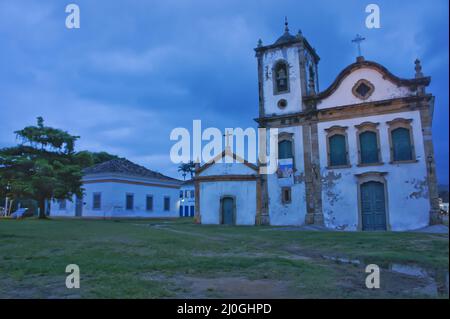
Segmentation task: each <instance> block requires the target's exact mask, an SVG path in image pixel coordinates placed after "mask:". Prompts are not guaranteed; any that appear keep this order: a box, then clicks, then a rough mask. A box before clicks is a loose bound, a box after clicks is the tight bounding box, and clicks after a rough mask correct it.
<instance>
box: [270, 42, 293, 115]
mask: <svg viewBox="0 0 450 319" xmlns="http://www.w3.org/2000/svg"><path fill="white" fill-rule="evenodd" d="M298 50H299V49H298V47H297V46H294V47H289V48H287V47H283V48H277V49H272V50H268V51H267V52H265V53H264V55H263V58H262V59H263V79H262V81H263V90H264V108H265V114H266V115H272V114H277V115H280V114H289V113H295V112H300V111H301V109H302V103H301V101H302V95H301V93H302V92H301V84H300V69H299V53H298ZM278 60H285V61H287V62H288V64H289V66H290V68H289V83H290V84H289V87H290V91H289V92H288V93H283V94H277V95H274V94H273V93H274V91H273V77H272V68H273V66H274V65H275V63H276V62H278ZM266 70H267V72H268V75H269V76H268V78H266ZM280 99H285V100H286V101H287V102H288V104H287V107H286V108H285V109H280V108H279V107H278V106H277V103H278V101H279V100H280Z"/></svg>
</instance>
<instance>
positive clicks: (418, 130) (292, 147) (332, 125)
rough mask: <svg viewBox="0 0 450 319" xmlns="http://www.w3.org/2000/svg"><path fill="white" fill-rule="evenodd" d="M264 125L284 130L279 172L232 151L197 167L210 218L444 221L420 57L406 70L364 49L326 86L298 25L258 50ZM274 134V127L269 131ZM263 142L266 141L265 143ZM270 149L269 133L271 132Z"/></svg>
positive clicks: (241, 221) (351, 225) (334, 224)
mask: <svg viewBox="0 0 450 319" xmlns="http://www.w3.org/2000/svg"><path fill="white" fill-rule="evenodd" d="M255 51H256V59H257V65H258V81H259V83H258V84H259V117H258V118H257V119H256V122H257V123H258V125H259V127H260V128H265V129H270V128H278V130H279V134H278V170H277V172H276V173H275V174H271V175H264V174H260V173H259V172H260V170H259V168H261V164H260V165H253V164H250V163H247V162H246V161H245V160H244V159H242V158H237V156H236V155H235V154H234V153H233V152H232V151H231V150H230V149H227V150H225V151H224V152H223V153H222V154H220V156H219V157H220V158H221V159H223V158H227V157H228V158H230V159H234V160H235V161H234V163H227V162H230V161H225V163H223V162H222V163H217V161H215V160H217V159H218V158H216V159H215V160H213V161H211V162H209V163H206V164H204V165H203V166H201V167H198V169H197V174H196V179H195V191H196V219H197V222H199V223H203V224H237V225H255V224H256V225H260V224H263V225H296V226H299V225H305V224H314V225H322V226H325V227H327V228H330V229H336V230H364V231H365V230H367V231H369V230H398V231H401V230H411V229H418V228H421V227H424V226H427V225H430V224H435V223H439V222H440V215H439V201H438V195H437V185H436V171H435V161H434V151H433V142H432V134H431V127H432V118H433V109H434V96H433V95H432V94H430V93H427V92H426V87H427V86H428V85H429V84H430V77H427V76H424V75H423V73H422V67H421V64H420V61H419V60H416V61H415V75H414V77H413V78H411V79H405V78H399V77H397V76H396V75H394V74H392V73H391V72H390V71H389V70H388V69H387V68H386V67H384V66H382V65H380V64H378V63H376V62H372V61H367V60H365V59H364V57H363V56H359V57H357V59H356V61H355V62H354V63H353V64H350V65H349V66H347V67H346V68H345V69H343V70H342V71H341V72H340V73H339V74H338V75H337V77H336V79H335V81H334V82H333V83H331V85H330V86H329V87H328V88H327V89H325V90H323V91H320V90H319V80H318V79H319V68H318V65H319V60H320V58H319V56H318V54H317V52H316V51H315V49H313V48H312V46H311V45H310V44H309V42H308V41H307V39H306V38H305V37H304V36H303V35H302V34H301V33H300V32H299V33H298V34H296V35H292V34H291V33H290V32H289V29H288V25H287V23H286V26H285V32H284V34H283V35H282V36H281V37H280V38H279V39H278V40H276V41H275V43H273V44H270V45H263V44H262V42H261V40H260V41H259V42H258V46H257V48H256V49H255ZM267 135H268V134H267ZM263 144H264V143H263ZM265 144H266V145H263V148H266V151H267V153H269V150H268V147H269V140H268V139H267V140H266V143H265Z"/></svg>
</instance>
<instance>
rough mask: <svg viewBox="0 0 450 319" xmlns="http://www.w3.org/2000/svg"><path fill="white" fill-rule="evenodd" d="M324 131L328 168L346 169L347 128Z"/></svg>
mask: <svg viewBox="0 0 450 319" xmlns="http://www.w3.org/2000/svg"><path fill="white" fill-rule="evenodd" d="M326 131H327V150H328V166H329V167H330V168H343V167H348V166H349V160H348V144H347V127H342V126H333V127H332V128H329V129H327V130H326Z"/></svg>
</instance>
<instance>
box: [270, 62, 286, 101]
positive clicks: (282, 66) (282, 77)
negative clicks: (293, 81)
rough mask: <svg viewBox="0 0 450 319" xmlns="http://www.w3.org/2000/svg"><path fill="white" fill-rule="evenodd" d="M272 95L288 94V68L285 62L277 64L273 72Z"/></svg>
mask: <svg viewBox="0 0 450 319" xmlns="http://www.w3.org/2000/svg"><path fill="white" fill-rule="evenodd" d="M273 71H274V72H273V74H274V94H279V93H285V92H289V68H288V65H287V63H286V62H284V61H280V62H278V63H277V64H276V65H275V67H274V70H273Z"/></svg>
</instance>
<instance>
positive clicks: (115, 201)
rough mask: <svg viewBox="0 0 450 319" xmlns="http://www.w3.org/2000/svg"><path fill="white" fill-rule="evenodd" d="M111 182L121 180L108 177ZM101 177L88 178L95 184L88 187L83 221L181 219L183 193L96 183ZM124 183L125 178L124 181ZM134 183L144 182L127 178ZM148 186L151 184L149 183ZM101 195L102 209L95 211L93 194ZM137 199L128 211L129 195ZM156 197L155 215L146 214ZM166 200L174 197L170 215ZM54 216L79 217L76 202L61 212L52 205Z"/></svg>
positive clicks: (153, 213)
mask: <svg viewBox="0 0 450 319" xmlns="http://www.w3.org/2000/svg"><path fill="white" fill-rule="evenodd" d="M108 176H109V177H110V178H113V177H115V178H119V177H118V176H112V175H108ZM104 177H105V176H101V177H86V178H85V179H84V180H89V181H91V182H92V183H84V184H83V188H84V189H85V191H84V197H83V210H82V217H145V218H147V217H148V218H151V217H177V216H178V211H179V189H178V188H169V187H162V186H148V185H136V184H131V183H119V182H95V180H96V179H103V178H104ZM120 179H121V180H123V179H124V177H123V176H121V177H120ZM127 180H128V181H130V182H142V181H143V179H140V178H131V177H127ZM147 182H149V181H148V180H147ZM94 193H101V209H99V210H97V209H93V194H94ZM128 193H129V194H133V195H134V209H133V210H126V209H125V208H126V204H125V201H126V194H128ZM147 195H152V196H153V211H146V196H147ZM164 196H169V197H170V211H164ZM51 216H61V217H62V216H64V217H68V216H75V200H73V202H70V201H67V203H66V209H65V210H59V205H58V204H57V203H52V207H51Z"/></svg>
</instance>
